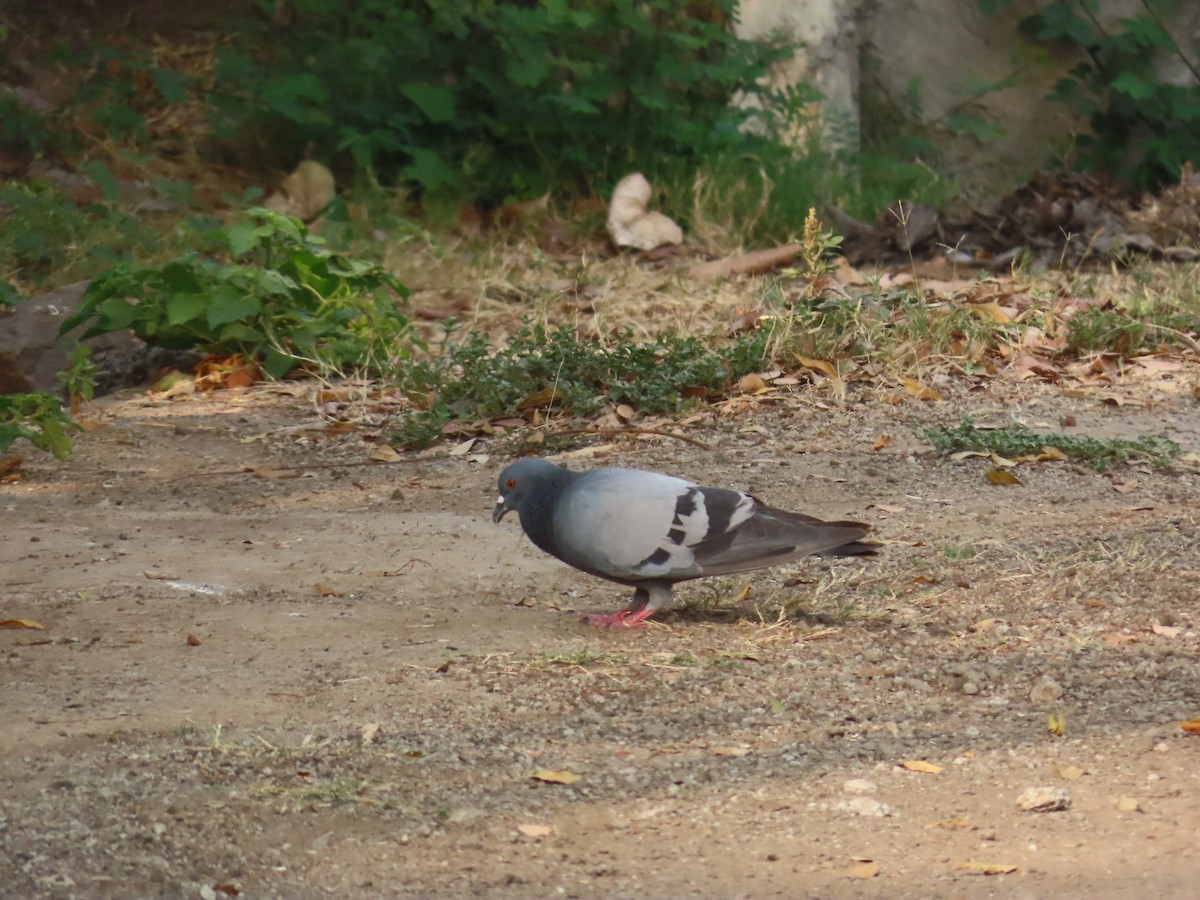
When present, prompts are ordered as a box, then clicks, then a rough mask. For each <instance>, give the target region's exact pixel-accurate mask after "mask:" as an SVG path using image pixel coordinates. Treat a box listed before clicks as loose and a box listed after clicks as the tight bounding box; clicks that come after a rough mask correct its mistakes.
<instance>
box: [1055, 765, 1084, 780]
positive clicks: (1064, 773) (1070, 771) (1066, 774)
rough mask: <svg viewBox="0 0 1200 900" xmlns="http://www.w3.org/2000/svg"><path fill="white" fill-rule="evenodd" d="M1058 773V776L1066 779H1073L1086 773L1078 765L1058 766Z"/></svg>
mask: <svg viewBox="0 0 1200 900" xmlns="http://www.w3.org/2000/svg"><path fill="white" fill-rule="evenodd" d="M1057 768H1058V774H1059V777H1060V778H1065V779H1067V781H1074V780H1075V779H1076V778H1082V777H1083V776H1084V775H1085V774H1086V773H1085V772H1084V770H1083V769H1081V768H1079V766H1058V767H1057Z"/></svg>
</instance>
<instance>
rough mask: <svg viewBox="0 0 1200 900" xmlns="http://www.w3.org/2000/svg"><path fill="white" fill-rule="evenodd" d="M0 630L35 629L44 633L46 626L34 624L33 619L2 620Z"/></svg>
mask: <svg viewBox="0 0 1200 900" xmlns="http://www.w3.org/2000/svg"><path fill="white" fill-rule="evenodd" d="M0 628H37V629H38V630H40V631H45V630H46V626H45V625H43V624H42V623H41V622H35V621H33V619H4V620H3V621H0Z"/></svg>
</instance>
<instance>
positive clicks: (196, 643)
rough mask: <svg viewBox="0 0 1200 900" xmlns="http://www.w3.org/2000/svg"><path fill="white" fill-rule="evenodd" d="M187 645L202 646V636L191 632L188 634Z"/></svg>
mask: <svg viewBox="0 0 1200 900" xmlns="http://www.w3.org/2000/svg"><path fill="white" fill-rule="evenodd" d="M187 645H188V646H189V647H199V646H200V638H198V637H196V636H195V635H194V634H189V635H188V636H187Z"/></svg>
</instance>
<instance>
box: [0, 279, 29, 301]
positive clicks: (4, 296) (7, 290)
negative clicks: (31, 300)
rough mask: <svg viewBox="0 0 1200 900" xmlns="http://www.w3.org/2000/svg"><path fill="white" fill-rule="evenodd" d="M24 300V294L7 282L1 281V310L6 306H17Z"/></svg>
mask: <svg viewBox="0 0 1200 900" xmlns="http://www.w3.org/2000/svg"><path fill="white" fill-rule="evenodd" d="M24 299H25V295H24V294H22V293H21V292H20V291H18V290H17V289H16V288H15V287H13V286H12V285H11V284H9V283H8V282H7V281H5V280H3V279H0V308H2V307H5V306H16V305H17V304H18V303H20V302H21V301H22V300H24Z"/></svg>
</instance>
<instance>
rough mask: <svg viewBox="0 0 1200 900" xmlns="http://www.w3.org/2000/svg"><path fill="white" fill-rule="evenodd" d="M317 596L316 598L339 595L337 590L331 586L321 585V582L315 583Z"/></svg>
mask: <svg viewBox="0 0 1200 900" xmlns="http://www.w3.org/2000/svg"><path fill="white" fill-rule="evenodd" d="M317 596H318V597H338V596H341V595H340V594H338V589H337V588H335V587H334V586H333V585H331V584H322V583H321V582H317Z"/></svg>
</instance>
